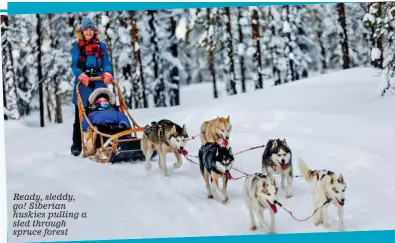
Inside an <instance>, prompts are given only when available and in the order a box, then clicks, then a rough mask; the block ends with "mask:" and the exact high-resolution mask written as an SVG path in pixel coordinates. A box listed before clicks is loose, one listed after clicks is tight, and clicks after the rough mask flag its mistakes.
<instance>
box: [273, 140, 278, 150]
mask: <svg viewBox="0 0 395 243" xmlns="http://www.w3.org/2000/svg"><path fill="white" fill-rule="evenodd" d="M277 146H278V144H277V140H274V142H273V145H272V149H275V148H277Z"/></svg>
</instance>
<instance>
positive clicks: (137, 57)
mask: <svg viewBox="0 0 395 243" xmlns="http://www.w3.org/2000/svg"><path fill="white" fill-rule="evenodd" d="M135 14H136V13H135V11H129V17H130V22H131V26H132V28H131V30H130V35H131V36H132V38H131V41H132V43H131V44H132V48H133V56H134V64H135V70H136V73H137V76H138V78H137V80H136V81H135V82H133V94H134V104H135V107H136V108H141V105H142V107H144V108H147V107H148V102H147V97H146V94H145V83H144V75H143V66H142V62H141V54H140V47H139V46H137V45H138V30H137V25H136V19H135ZM136 47H137V48H136ZM141 103H142V104H141Z"/></svg>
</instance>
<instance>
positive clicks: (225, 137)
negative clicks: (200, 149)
mask: <svg viewBox="0 0 395 243" xmlns="http://www.w3.org/2000/svg"><path fill="white" fill-rule="evenodd" d="M231 131H232V124H231V123H230V116H228V117H227V118H225V117H217V118H216V119H212V120H209V121H205V122H203V124H202V125H201V126H200V140H201V141H202V145H204V144H206V143H207V142H209V143H218V144H220V145H222V146H224V147H228V144H229V135H230V133H231Z"/></svg>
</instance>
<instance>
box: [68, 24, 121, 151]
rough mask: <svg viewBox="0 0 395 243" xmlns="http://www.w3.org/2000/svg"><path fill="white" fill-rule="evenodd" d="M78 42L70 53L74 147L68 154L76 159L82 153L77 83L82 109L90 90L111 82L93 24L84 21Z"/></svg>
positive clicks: (108, 65) (105, 52)
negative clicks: (99, 78) (92, 79)
mask: <svg viewBox="0 0 395 243" xmlns="http://www.w3.org/2000/svg"><path fill="white" fill-rule="evenodd" d="M75 36H76V37H77V39H78V41H77V42H76V43H75V44H74V46H73V49H72V61H71V68H72V70H73V73H74V75H75V79H74V90H73V104H74V105H75V118H74V126H73V145H72V146H71V153H72V154H73V155H74V156H79V155H80V154H81V151H82V145H81V130H80V121H79V116H78V105H77V104H78V103H77V94H76V88H77V83H78V82H81V83H80V85H79V86H78V89H79V92H80V97H81V99H82V102H83V105H84V107H85V109H87V108H88V99H89V96H90V94H91V93H92V92H93V90H95V89H97V88H105V87H107V84H110V83H111V82H112V79H113V77H112V68H111V62H110V58H109V55H108V50H107V46H106V44H105V43H103V42H101V41H100V40H99V31H98V29H97V26H96V24H95V22H94V21H93V20H92V19H90V18H84V19H83V20H82V23H81V27H80V28H79V29H77V30H76V31H75ZM98 76H100V77H102V78H103V80H102V81H89V77H98Z"/></svg>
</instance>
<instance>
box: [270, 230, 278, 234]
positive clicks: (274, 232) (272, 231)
mask: <svg viewBox="0 0 395 243" xmlns="http://www.w3.org/2000/svg"><path fill="white" fill-rule="evenodd" d="M269 234H277V231H276V230H275V229H270V230H269Z"/></svg>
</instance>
